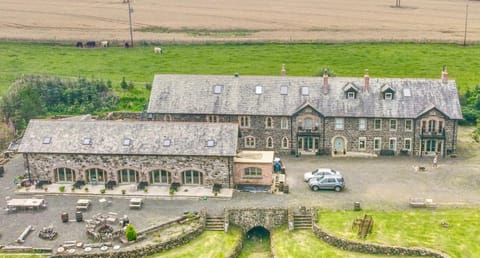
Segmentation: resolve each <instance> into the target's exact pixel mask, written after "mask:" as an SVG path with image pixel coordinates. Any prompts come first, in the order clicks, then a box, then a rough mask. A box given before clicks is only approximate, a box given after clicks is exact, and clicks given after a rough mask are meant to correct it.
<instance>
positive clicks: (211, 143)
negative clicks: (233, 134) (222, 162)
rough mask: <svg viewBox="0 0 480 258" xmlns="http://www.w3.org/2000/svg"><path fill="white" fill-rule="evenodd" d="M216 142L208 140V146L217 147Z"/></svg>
mask: <svg viewBox="0 0 480 258" xmlns="http://www.w3.org/2000/svg"><path fill="white" fill-rule="evenodd" d="M215 145H216V143H215V140H208V141H207V147H215Z"/></svg>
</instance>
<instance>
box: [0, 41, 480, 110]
mask: <svg viewBox="0 0 480 258" xmlns="http://www.w3.org/2000/svg"><path fill="white" fill-rule="evenodd" d="M162 48H163V49H164V54H163V55H158V54H154V53H153V48H152V46H138V47H136V48H133V49H124V48H96V49H77V48H75V47H73V46H70V45H68V46H67V45H59V44H41V43H17V42H0V56H1V57H2V58H0V94H2V93H4V92H5V91H6V90H7V89H8V86H9V85H10V84H11V83H12V82H13V81H14V80H15V79H16V78H18V77H19V76H21V75H22V74H48V75H55V76H62V77H77V76H82V77H86V78H97V79H103V80H110V81H112V83H113V85H114V86H115V88H116V89H117V91H118V92H119V94H120V96H121V98H122V103H121V105H120V106H119V109H127V110H140V109H141V108H142V104H143V103H144V102H145V101H146V100H147V99H148V96H149V92H148V91H147V90H146V89H145V84H147V83H151V82H152V80H153V75H154V74H156V73H162V74H168V73H173V74H227V75H228V74H234V73H236V72H238V73H240V74H248V75H278V74H279V73H280V68H281V64H286V68H287V73H288V74H289V75H292V76H314V75H317V74H318V73H319V71H320V70H321V69H322V68H324V67H328V68H329V69H330V70H331V71H333V72H334V73H335V74H336V75H337V76H341V77H346V76H349V77H350V76H352V77H359V76H363V74H364V69H366V68H368V69H369V70H370V76H371V77H397V78H398V77H400V78H405V77H409V78H416V77H419V78H439V77H440V72H441V69H442V66H443V65H447V66H448V71H449V76H450V78H454V79H456V81H457V84H458V86H459V88H460V89H461V90H465V89H467V88H472V87H474V86H475V85H476V84H480V73H478V72H477V70H478V67H480V59H478V58H476V57H478V56H480V45H474V46H468V47H463V46H459V45H454V44H414V43H345V44H207V45H164V46H162ZM122 77H125V79H126V80H127V81H129V82H130V81H132V82H134V83H135V90H134V91H133V92H122V91H121V90H120V86H119V85H120V82H121V80H122Z"/></svg>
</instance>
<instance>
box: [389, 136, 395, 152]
mask: <svg viewBox="0 0 480 258" xmlns="http://www.w3.org/2000/svg"><path fill="white" fill-rule="evenodd" d="M388 149H390V150H393V151H395V150H397V138H390V139H389V140H388Z"/></svg>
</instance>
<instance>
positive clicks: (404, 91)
mask: <svg viewBox="0 0 480 258" xmlns="http://www.w3.org/2000/svg"><path fill="white" fill-rule="evenodd" d="M403 96H405V97H410V96H412V93H411V92H410V89H408V88H405V89H403Z"/></svg>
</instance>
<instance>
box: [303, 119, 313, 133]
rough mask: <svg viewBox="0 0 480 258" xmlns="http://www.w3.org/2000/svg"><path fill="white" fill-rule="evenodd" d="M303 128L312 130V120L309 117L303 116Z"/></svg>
mask: <svg viewBox="0 0 480 258" xmlns="http://www.w3.org/2000/svg"><path fill="white" fill-rule="evenodd" d="M304 123H305V130H312V127H313V120H312V119H311V118H305V121H304Z"/></svg>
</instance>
